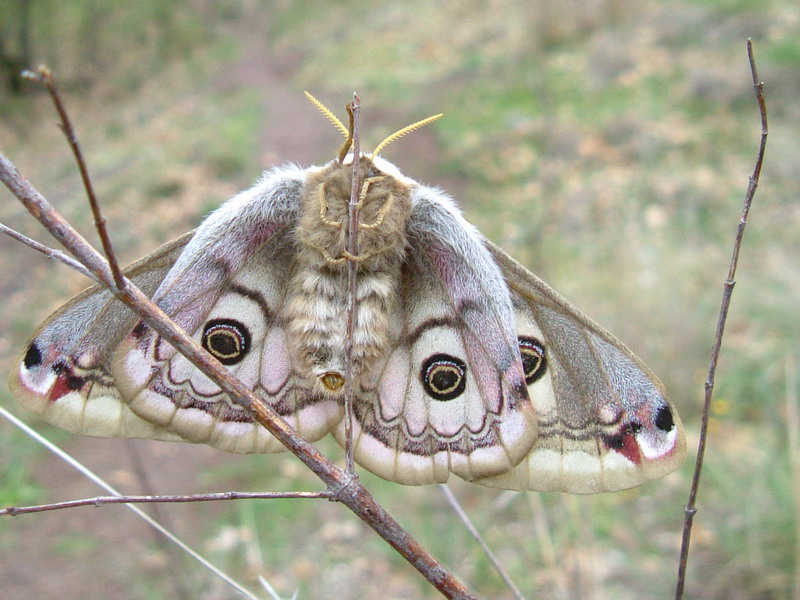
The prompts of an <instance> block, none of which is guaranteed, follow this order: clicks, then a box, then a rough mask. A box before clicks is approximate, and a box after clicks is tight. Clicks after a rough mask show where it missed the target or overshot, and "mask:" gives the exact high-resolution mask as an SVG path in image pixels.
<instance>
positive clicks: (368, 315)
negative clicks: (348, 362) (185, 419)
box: [286, 157, 411, 397]
mask: <svg viewBox="0 0 800 600" xmlns="http://www.w3.org/2000/svg"><path fill="white" fill-rule="evenodd" d="M359 162H360V164H359V170H360V180H361V181H362V182H363V183H362V186H361V190H360V192H361V194H360V198H359V200H358V206H357V207H356V208H357V211H356V212H357V214H356V215H355V222H354V223H355V227H356V229H357V232H356V235H355V245H354V249H355V252H352V251H351V250H350V248H351V235H352V232H351V231H350V217H349V210H350V209H349V206H348V205H349V203H350V197H351V188H352V171H353V166H352V163H351V162H345V163H343V164H340V163H338V162H336V161H334V162H332V163H330V164H329V165H327V166H326V167H323V168H322V169H321V170H319V171H315V172H312V173H310V174H309V176H308V178H307V180H306V182H305V187H304V192H303V196H302V200H301V208H300V218H299V222H298V225H297V229H296V232H295V235H296V239H297V255H296V260H295V267H294V272H293V274H292V276H291V280H290V282H289V291H288V296H287V301H286V318H287V321H288V325H287V330H288V332H289V339H290V340H291V342H290V352H291V353H292V355H293V357H294V358H295V365H296V368H297V369H298V370H300V372H301V373H302V374H303V375H304V376H305V377H306V378H308V379H309V380H311V381H314V382H315V391H316V392H317V393H321V394H335V395H337V396H339V397H341V395H342V394H343V393H344V388H343V386H342V383H343V381H344V377H345V371H346V366H345V353H344V348H345V344H346V334H347V323H348V310H349V307H350V290H349V286H348V268H349V266H348V265H349V263H350V262H351V261H352V262H355V263H356V300H357V301H356V309H355V314H354V316H353V336H352V359H353V369H352V371H353V373H355V374H357V375H358V376H359V377H361V378H362V379H364V380H370V376H371V375H372V374H373V373H374V370H375V368H376V366H377V365H379V364H380V362H381V361H385V359H386V357H387V355H388V351H389V347H390V342H391V340H392V337H393V336H394V337H396V336H397V332H398V327H397V326H398V323H397V322H396V318H395V317H396V315H397V314H399V312H400V296H401V290H400V282H401V276H400V271H401V266H402V262H403V259H404V256H405V252H406V234H405V231H406V225H407V222H408V219H409V216H410V213H411V190H410V186H409V185H408V184H407V183H405V182H404V181H402V180H401V179H398V178H396V177H394V176H393V175H391V174H387V173H383V172H381V171H380V170H379V169H378V167H377V166H376V165H375V164H374V162H373V161H372V160H371V159H370V158H367V157H361V159H360V161H359ZM372 379H374V377H373V378H372Z"/></svg>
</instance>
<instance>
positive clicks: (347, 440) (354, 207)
mask: <svg viewBox="0 0 800 600" xmlns="http://www.w3.org/2000/svg"><path fill="white" fill-rule="evenodd" d="M347 112H348V114H349V115H350V130H351V132H352V137H353V176H352V181H351V184H350V200H349V202H348V203H347V216H348V223H347V251H348V252H349V253H350V256H358V213H359V204H358V197H359V195H360V193H361V181H360V179H361V177H360V174H361V169H360V166H361V161H360V160H359V159H360V158H361V135H360V132H359V116H360V114H361V100H360V99H359V97H358V95H356V94H353V101H352V102H351V103H350V104H349V105H348V108H347ZM357 274H358V264H357V263H356V261H355V260H352V259H351V260H348V261H347V289H348V296H349V300H350V302H349V306H348V307H347V335H346V337H345V343H344V364H345V379H344V383H345V388H344V452H345V457H346V462H345V467H346V469H347V472H348V473H350V474H351V475H355V472H356V469H355V464H354V463H353V377H354V375H353V327H354V324H355V319H356V310H357V308H358V295H357V279H356V277H357Z"/></svg>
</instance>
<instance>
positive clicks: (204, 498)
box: [0, 490, 333, 517]
mask: <svg viewBox="0 0 800 600" xmlns="http://www.w3.org/2000/svg"><path fill="white" fill-rule="evenodd" d="M332 497H333V494H332V493H331V492H329V491H327V490H324V491H321V492H212V493H210V494H188V495H168V494H167V495H154V496H137V495H131V496H123V495H121V496H96V497H94V498H83V499H81V500H67V501H66V502H54V503H53V504H38V505H34V506H20V507H14V506H9V507H7V508H3V509H0V515H9V516H12V517H15V516H17V515H24V514H28V513H37V512H47V511H51V510H61V509H64V508H76V507H78V506H103V505H105V504H148V503H161V504H166V503H178V502H181V503H183V502H215V501H219V500H276V499H285V498H296V499H309V498H314V499H319V498H326V499H328V500H330V499H331V498H332Z"/></svg>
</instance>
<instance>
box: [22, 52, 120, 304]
mask: <svg viewBox="0 0 800 600" xmlns="http://www.w3.org/2000/svg"><path fill="white" fill-rule="evenodd" d="M23 76H24V77H27V78H28V79H33V80H34V81H38V82H40V83H42V84H43V85H44V86H45V87H46V88H47V91H48V92H49V93H50V98H52V100H53V104H54V105H55V107H56V110H57V111H58V115H59V117H61V123H60V125H59V126H60V128H61V131H63V132H64V136H65V137H66V138H67V142H69V147H70V148H71V149H72V154H73V155H74V156H75V161H76V162H77V163H78V169H79V170H80V173H81V180H82V181H83V187H84V189H85V190H86V196H87V197H88V198H89V206H91V208H92V215H93V216H94V224H95V227H97V234H98V235H99V236H100V243H101V244H102V245H103V252H104V253H105V255H106V258H107V259H108V264H109V265H111V273H112V274H113V277H114V284H115V285H116V286H117V289H123V287H122V286H124V285H125V278H124V277H123V275H122V269H120V268H119V263H118V262H117V257H116V256H115V255H114V248H113V247H112V246H111V238H110V237H109V236H108V230H107V229H106V218H105V217H104V216H103V213H102V211H101V210H100V203H99V202H98V201H97V196H96V195H95V193H94V187H93V186H92V179H91V177H89V169H88V168H87V166H86V161H85V160H84V159H83V152H81V147H80V144H79V143H78V136H77V135H76V134H75V129H74V128H73V127H72V122H71V121H70V118H69V115H68V114H67V111H66V109H65V108H64V103H63V102H62V101H61V95H60V94H59V93H58V88H57V87H56V79H55V77H54V76H53V72H52V71H51V70H50V69H49V68H48V67H47V66H45V65H41V66H40V67H39V69H38V70H37V71H36V72H35V73H34V72H33V71H25V72H23Z"/></svg>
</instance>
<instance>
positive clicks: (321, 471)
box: [0, 154, 475, 598]
mask: <svg viewBox="0 0 800 600" xmlns="http://www.w3.org/2000/svg"><path fill="white" fill-rule="evenodd" d="M0 180H2V181H3V183H4V184H5V185H6V186H7V187H8V189H9V190H11V192H12V193H13V194H14V195H15V196H16V197H17V198H18V199H19V200H20V201H21V202H22V203H23V205H25V207H26V208H27V209H28V211H29V212H30V213H31V214H32V215H33V216H34V217H35V218H36V219H37V220H39V222H40V223H42V225H43V226H44V227H45V228H46V229H47V230H48V231H49V232H50V233H51V234H52V235H53V236H54V237H55V238H56V239H57V240H58V241H59V242H60V243H61V244H63V245H64V246H65V247H66V248H67V250H69V251H70V252H71V253H72V254H73V256H75V257H76V258H77V259H78V260H79V261H81V263H83V264H84V266H86V267H87V268H88V269H89V270H90V271H91V272H93V273H94V274H95V275H96V276H97V278H98V280H100V281H101V282H102V283H103V285H106V286H107V287H108V288H109V290H110V291H111V292H112V293H113V294H114V296H115V297H117V298H118V299H119V300H120V301H121V302H123V303H124V304H125V305H126V306H128V307H130V308H131V309H132V310H133V311H134V312H135V313H136V314H137V315H138V316H139V317H140V318H142V319H143V320H144V321H145V322H146V323H147V324H148V325H149V326H150V327H152V328H153V330H154V331H156V332H157V333H158V334H159V335H160V336H161V337H162V338H164V339H165V340H167V341H168V342H169V343H170V344H172V345H173V346H174V347H175V348H176V349H177V350H178V351H179V352H180V353H181V354H183V355H184V356H185V357H186V358H187V359H188V360H189V361H190V362H192V364H194V365H195V366H196V367H197V368H198V369H199V370H200V371H201V372H202V373H204V374H205V375H206V376H208V377H209V379H211V380H212V381H213V382H214V383H216V384H217V385H218V386H219V387H220V388H221V389H222V390H224V391H225V393H227V394H228V395H229V396H230V398H231V400H232V401H233V402H235V403H236V404H238V405H240V406H242V407H243V408H244V409H246V410H247V411H248V412H249V413H251V414H252V416H253V417H254V419H255V420H256V421H258V422H259V423H260V424H261V425H263V426H264V427H265V428H266V429H267V430H268V431H269V432H270V433H271V434H272V435H274V436H275V438H277V439H278V440H279V441H280V442H281V443H282V444H283V445H284V446H286V448H288V449H289V450H291V451H292V452H293V453H294V454H295V455H296V456H297V457H298V458H299V459H300V460H301V461H302V462H303V463H304V464H305V465H306V466H307V467H308V468H309V469H311V471H312V472H314V473H315V474H316V475H317V476H318V477H319V478H320V479H321V480H322V481H323V482H324V483H325V485H326V486H327V488H328V489H329V490H331V491H332V492H333V494H334V499H335V500H337V501H339V502H341V503H343V504H344V505H345V506H347V507H348V508H349V509H350V510H351V511H353V512H354V513H355V514H356V515H357V516H358V517H359V518H360V519H361V520H362V521H364V522H365V523H366V524H367V525H369V526H370V527H371V528H372V529H374V530H375V531H376V532H377V533H378V535H380V536H381V537H382V538H383V539H384V540H385V541H386V542H387V543H389V545H391V546H392V547H393V548H394V549H395V550H396V551H397V552H398V553H399V554H400V555H402V556H403V558H405V559H406V560H407V561H408V562H410V563H411V564H412V565H413V566H414V568H416V569H417V570H418V571H419V572H420V573H421V574H422V575H423V576H424V577H425V578H426V579H427V580H428V581H430V582H431V584H433V585H434V586H435V587H436V588H437V589H438V590H439V591H440V592H441V593H442V594H443V595H444V596H445V597H447V598H475V595H474V594H473V593H472V592H471V591H470V590H469V589H468V588H467V587H465V586H464V584H463V583H461V582H460V581H459V580H458V579H456V578H455V576H454V575H453V574H452V573H450V572H449V571H448V570H447V569H446V568H445V567H444V566H443V565H442V564H441V563H439V562H438V561H437V560H436V559H435V558H434V557H433V556H432V555H431V554H430V553H429V552H428V551H427V550H426V549H425V548H423V547H422V546H421V545H420V544H419V542H417V541H416V540H415V539H414V538H413V537H412V536H411V535H410V534H409V533H408V532H407V531H405V530H404V529H403V528H402V527H401V526H400V525H399V523H397V521H395V520H394V518H393V517H391V515H389V514H388V513H387V512H386V511H385V510H384V509H383V508H382V507H381V506H380V505H379V504H378V503H377V502H376V501H375V499H374V498H373V496H372V495H371V494H370V493H369V492H368V491H367V490H366V488H364V486H363V485H362V484H361V483H360V481H359V480H358V479H357V478H354V477H351V476H350V475H349V474H348V473H346V472H345V471H344V470H342V469H340V468H339V467H337V466H336V465H334V464H333V463H332V462H330V461H329V460H328V459H327V458H326V457H325V456H324V455H323V454H322V453H320V452H319V451H318V450H317V449H316V448H315V447H314V446H313V445H312V444H310V443H309V442H307V441H306V440H305V439H304V438H302V437H301V436H300V435H299V434H298V433H297V432H296V431H295V430H294V429H293V428H292V427H290V426H289V425H288V424H287V423H286V421H284V420H283V419H282V418H281V417H280V416H279V415H278V414H277V412H275V410H274V409H273V408H272V407H271V406H269V405H267V404H266V403H265V402H263V401H262V400H261V399H260V398H259V397H257V396H256V395H255V394H254V393H253V392H252V390H250V389H249V388H248V387H247V386H245V385H244V384H243V383H242V382H241V381H239V380H238V379H237V378H236V377H234V376H233V375H232V374H231V373H230V371H228V370H227V369H226V368H225V367H223V366H222V365H221V364H220V363H219V362H218V361H217V360H216V359H215V358H213V357H212V356H211V355H210V354H208V352H206V351H205V350H204V349H203V348H201V347H200V346H199V345H198V344H197V343H196V342H195V341H194V340H193V339H192V338H191V337H190V336H189V335H188V334H187V333H186V332H184V331H183V330H182V329H180V328H179V327H178V326H177V325H175V323H173V322H172V321H171V320H170V319H169V317H168V316H167V315H166V314H165V313H164V312H163V311H162V310H161V309H160V308H159V307H158V306H156V305H155V304H153V303H152V302H151V301H150V300H149V298H147V296H146V295H145V294H143V293H142V292H141V290H139V289H138V288H137V287H136V286H135V285H133V283H131V282H130V281H127V280H126V282H125V285H124V287H123V288H122V289H120V288H119V287H118V286H116V285H115V281H114V277H113V275H112V273H111V272H110V269H109V266H108V263H107V262H106V261H105V259H104V258H103V257H102V256H101V255H100V254H98V253H97V251H96V250H95V249H94V248H92V247H91V245H90V244H88V242H86V240H84V239H83V238H82V237H81V235H80V234H79V233H78V232H77V231H75V229H74V228H73V227H72V226H71V225H70V224H69V223H68V222H67V221H66V220H65V219H64V218H63V217H62V216H61V215H60V214H58V213H57V212H56V211H55V209H54V208H53V207H52V206H51V205H50V204H49V203H48V202H47V200H46V199H45V198H44V197H43V196H42V195H41V194H40V193H39V192H38V190H36V189H35V188H34V187H33V186H32V185H31V184H30V182H28V181H27V180H26V179H25V178H24V177H22V175H21V174H20V173H19V171H18V170H17V168H16V167H15V166H14V165H13V164H12V163H11V162H10V161H9V160H8V159H7V158H6V157H5V156H3V155H2V154H0Z"/></svg>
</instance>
